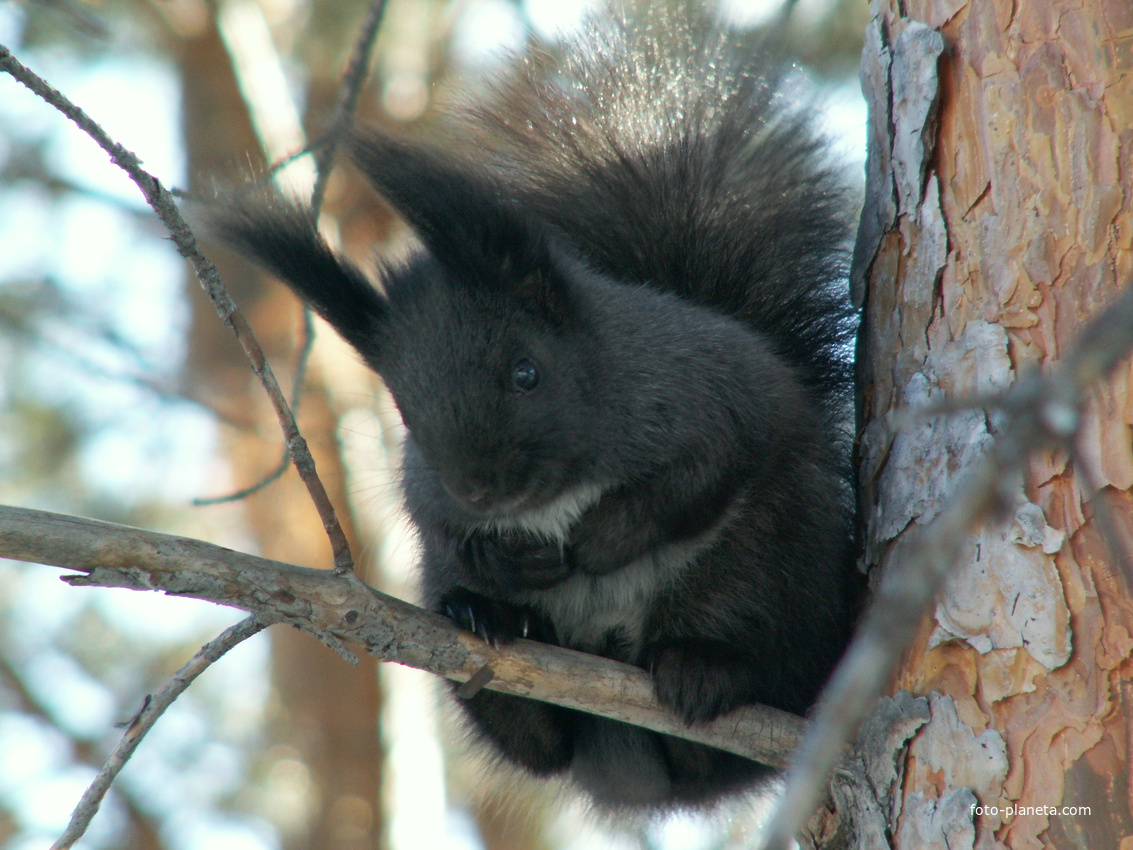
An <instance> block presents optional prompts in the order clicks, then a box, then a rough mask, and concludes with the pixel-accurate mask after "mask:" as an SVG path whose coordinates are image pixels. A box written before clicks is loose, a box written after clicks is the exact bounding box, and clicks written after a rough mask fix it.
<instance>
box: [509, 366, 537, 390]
mask: <svg viewBox="0 0 1133 850" xmlns="http://www.w3.org/2000/svg"><path fill="white" fill-rule="evenodd" d="M511 382H512V385H513V386H514V387H515V388H516V389H517V390H522V391H523V392H527V391H528V390H533V389H535V387H536V386H537V385H538V383H539V370H538V369H536V368H535V364H534V363H532V362H531V361H530V360H528V359H526V358H524V359H522V360H517V361H516V362H515V365H514V366H512V367H511Z"/></svg>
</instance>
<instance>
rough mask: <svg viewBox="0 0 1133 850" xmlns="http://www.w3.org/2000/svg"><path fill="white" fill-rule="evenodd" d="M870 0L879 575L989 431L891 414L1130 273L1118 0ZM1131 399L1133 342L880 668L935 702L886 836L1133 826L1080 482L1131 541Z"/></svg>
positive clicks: (985, 838) (1038, 842)
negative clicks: (1059, 446)
mask: <svg viewBox="0 0 1133 850" xmlns="http://www.w3.org/2000/svg"><path fill="white" fill-rule="evenodd" d="M874 13H875V17H874V21H873V23H872V24H871V31H870V33H869V36H868V37H867V48H866V55H865V56H864V58H863V66H862V67H863V80H864V82H865V84H866V89H867V98H868V99H869V100H870V102H871V113H872V117H871V152H870V157H871V160H870V166H869V170H870V176H869V184H870V192H871V198H870V201H868V202H867V210H866V214H865V216H864V217H863V222H864V223H863V228H862V234H861V237H862V238H861V239H860V244H859V247H858V256H857V257H856V262H855V278H856V281H855V283H856V286H857V289H858V291H859V292H861V293H862V294H863V296H864V297H863V300H864V314H863V331H862V341H861V348H860V351H859V370H860V377H861V384H860V386H861V387H862V398H861V402H862V404H861V411H862V423H863V429H862V432H861V433H862V451H861V459H862V467H861V468H862V495H861V497H862V506H863V511H864V516H865V517H866V532H865V552H866V560H867V563H868V565H869V566H870V568H871V570H873V571H874V575H877V574H879V572H880V571H884V570H889V569H900V561H901V552H902V548H903V544H904V541H905V540H906V535H907V533H908V530H909V528H910V527H911V526H913V525H915V524H918V523H923V522H926V521H928V520H930V519H931V518H932V517H933V515H934V514H935V513H937V512H938V510H939V508H940V507H941V506H942V505H943V504H944V503H945V502H946V501H947V499H948V498H949V496H950V494H951V492H952V491H953V489H954V486H953V485H954V483H955V482H956V481H957V480H958V479H959V478H961V477H962V475H963V472H964V469H965V468H966V467H968V466H969V465H970V464H971V462H972V461H973V460H974V459H975V458H977V457H978V456H979V455H980V454H981V453H982V451H983V449H984V448H985V447H986V445H987V443H988V441H989V440H991V439H993V438H994V436H995V433H996V416H995V414H994V411H985V410H983V409H980V408H977V407H973V408H971V409H968V410H962V411H960V412H958V413H954V414H951V415H949V416H934V417H929V418H924V419H919V420H913V421H912V422H906V424H905V426H904V427H903V428H902V429H900V430H896V429H894V428H893V427H892V426H891V425H890V424H888V423H887V422H886V420H885V419H884V417H885V416H886V414H888V413H890V412H891V411H894V410H896V409H899V408H902V407H905V406H909V407H913V408H915V407H917V406H921V405H924V404H926V403H931V402H938V401H943V400H948V401H951V402H955V401H957V400H963V399H964V398H966V397H967V398H971V397H974V396H980V395H983V396H985V397H986V396H987V395H988V394H990V393H994V392H995V391H996V390H997V389H999V388H1002V387H1004V386H1006V385H1008V384H1009V383H1010V382H1011V381H1013V380H1014V378H1015V377H1016V376H1017V375H1020V374H1022V373H1024V372H1026V371H1027V370H1030V369H1035V368H1044V367H1046V366H1048V365H1049V364H1051V363H1053V362H1055V361H1057V360H1058V358H1059V357H1061V356H1062V353H1063V352H1064V350H1065V349H1066V347H1067V346H1068V345H1069V344H1070V343H1072V341H1073V340H1074V339H1075V337H1076V335H1077V333H1078V330H1079V328H1080V327H1081V326H1082V324H1083V323H1084V321H1085V320H1086V319H1087V318H1088V317H1089V316H1091V315H1093V314H1095V313H1097V312H1098V311H1099V310H1101V309H1103V308H1104V306H1105V305H1106V304H1107V303H1108V302H1109V301H1110V300H1112V298H1113V297H1114V295H1115V294H1116V293H1117V292H1118V291H1119V290H1120V289H1121V288H1123V287H1124V286H1125V285H1127V284H1128V283H1129V282H1130V280H1131V279H1133V274H1131V272H1133V253H1131V252H1130V243H1131V241H1133V212H1131V204H1133V39H1131V36H1130V33H1133V4H1130V3H1129V2H1128V0H1086V2H1084V3H1083V2H1078V1H1077V0H1016V2H1011V0H981V2H973V3H965V2H960V0H935V1H933V0H905V2H901V3H898V2H896V0H874ZM922 25H927V28H928V29H926V28H925V27H924V26H922ZM932 30H936V31H938V32H939V33H940V34H942V35H943V45H944V52H943V54H942V56H941V57H940V60H939V65H937V62H936V56H935V54H934V52H933V51H932V49H931V48H929V47H926V45H929V44H930V42H931V37H932V36H933V33H932V32H931V31H932ZM934 71H936V72H938V74H939V76H938V82H939V90H938V93H937V92H935V91H934V86H935V85H936V80H934ZM934 105H935V106H936V107H937V108H936V109H935V110H934V108H933V107H934ZM934 115H935V120H934ZM977 403H978V402H977ZM1131 422H1133V399H1131V397H1130V371H1129V368H1128V366H1125V367H1122V368H1121V369H1119V370H1118V372H1117V374H1115V375H1114V376H1113V377H1112V379H1111V380H1110V381H1109V382H1107V383H1106V384H1105V385H1104V386H1101V387H1099V388H1097V391H1096V392H1095V393H1094V394H1093V397H1092V401H1091V404H1090V406H1089V409H1088V410H1087V411H1086V412H1085V414H1084V416H1083V419H1082V425H1081V429H1080V433H1079V449H1078V452H1077V455H1078V456H1077V457H1074V458H1067V457H1065V456H1062V455H1047V456H1043V457H1036V458H1033V459H1032V461H1031V463H1030V465H1029V468H1028V469H1027V471H1026V474H1025V476H1024V480H1022V481H1020V482H1017V483H1011V484H1010V486H1011V488H1012V490H1013V492H1014V493H1015V496H1016V505H1015V507H1014V510H1013V516H1012V517H1010V519H1009V521H1008V522H1007V523H1005V524H1003V525H991V524H989V525H987V526H986V527H984V528H983V529H982V530H981V531H980V532H979V533H978V534H976V535H975V536H974V537H973V539H972V540H971V541H970V544H969V547H968V549H969V553H970V554H969V557H968V558H967V561H966V563H963V564H961V565H960V566H959V567H958V569H957V572H956V573H955V574H954V576H953V578H952V579H951V581H950V583H949V586H948V589H947V591H946V593H945V596H944V598H943V599H941V600H940V601H939V603H938V604H937V606H936V608H935V611H934V612H933V616H932V617H931V618H929V619H928V621H927V622H926V623H925V625H924V627H923V628H922V630H921V633H920V635H919V637H918V639H917V641H916V643H915V644H914V645H913V646H912V647H911V649H910V650H909V652H908V653H907V655H906V659H905V662H904V665H903V667H902V669H901V670H900V673H899V676H898V678H897V681H896V683H895V687H896V689H898V690H900V689H906V690H908V691H911V692H913V693H915V694H922V695H926V696H928V697H929V702H928V709H929V711H930V719H929V720H928V722H927V723H925V724H924V725H923V726H921V728H920V729H919V731H918V732H917V733H916V734H915V735H914V736H913V738H912V739H911V742H910V744H909V746H908V749H907V751H906V754H905V758H904V763H903V771H902V770H901V769H899V771H898V776H902V778H901V779H899V780H898V781H896V782H895V783H894V787H893V795H894V798H893V800H892V801H891V802H892V803H893V806H892V808H891V809H890V812H891V813H893V814H891V824H890V826H891V830H890V835H891V837H892V840H893V842H894V846H896V847H910V848H913V847H916V848H924V847H941V848H943V847H945V846H947V847H949V848H951V850H957V848H959V847H973V846H978V847H987V848H990V847H994V846H1004V847H1011V848H1037V847H1045V846H1055V847H1060V848H1063V847H1081V848H1110V847H1113V848H1118V847H1120V848H1126V849H1127V848H1131V847H1133V808H1131V807H1133V794H1131V789H1130V787H1129V783H1128V761H1129V755H1130V746H1131V745H1130V743H1129V741H1130V740H1131V739H1130V731H1131V730H1130V728H1129V721H1130V719H1133V688H1131V686H1130V685H1129V684H1128V683H1127V682H1126V681H1125V680H1126V679H1127V678H1128V675H1129V673H1130V662H1129V656H1130V652H1131V650H1133V601H1131V598H1130V593H1129V589H1128V588H1127V586H1126V585H1125V584H1124V583H1123V582H1122V579H1121V577H1120V568H1119V566H1118V565H1117V562H1116V561H1115V559H1114V558H1113V557H1111V555H1110V553H1109V551H1108V549H1107V539H1106V535H1105V534H1103V532H1102V528H1101V524H1100V523H1099V519H1098V511H1099V508H1098V502H1097V500H1096V499H1095V498H1094V495H1093V494H1094V491H1095V490H1096V489H1098V488H1101V490H1102V492H1101V498H1102V499H1104V500H1105V503H1106V504H1108V506H1109V508H1110V512H1111V513H1112V515H1113V517H1114V519H1115V524H1116V525H1117V526H1119V528H1120V530H1121V534H1122V536H1123V537H1124V539H1125V540H1126V548H1128V541H1129V540H1131V539H1133V511H1131V507H1133V505H1131V502H1133V499H1131V495H1130V487H1131V486H1133V449H1131V437H1130V423H1131ZM1102 519H1104V516H1103V518H1102ZM976 806H979V807H981V808H978V809H976V808H974V807H976ZM1069 806H1084V807H1088V808H1087V809H1085V810H1081V811H1079V812H1077V813H1070V812H1069V811H1068V810H1062V811H1060V808H1061V807H1069Z"/></svg>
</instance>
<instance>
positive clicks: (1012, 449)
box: [766, 287, 1133, 848]
mask: <svg viewBox="0 0 1133 850" xmlns="http://www.w3.org/2000/svg"><path fill="white" fill-rule="evenodd" d="M1130 349H1133V287H1129V288H1127V289H1126V290H1125V291H1124V292H1123V293H1122V294H1121V296H1120V297H1119V298H1118V299H1117V300H1116V301H1115V302H1114V303H1113V304H1112V305H1111V306H1110V307H1109V308H1108V309H1106V310H1105V311H1104V312H1103V313H1101V314H1100V315H1099V316H1098V317H1096V318H1095V319H1094V320H1093V321H1091V322H1090V323H1089V324H1088V325H1087V326H1086V328H1085V331H1084V332H1083V333H1082V335H1081V337H1080V338H1079V339H1078V341H1077V343H1076V344H1075V345H1074V347H1073V348H1072V350H1071V351H1070V352H1069V353H1068V355H1067V356H1066V357H1065V358H1064V359H1063V360H1062V361H1061V362H1060V363H1058V364H1056V365H1055V366H1054V368H1053V369H1052V370H1051V371H1050V373H1049V374H1048V375H1042V374H1040V373H1039V372H1038V371H1037V370H1036V371H1035V372H1033V373H1031V374H1030V375H1028V376H1026V377H1025V378H1023V379H1021V380H1020V381H1019V382H1018V383H1017V384H1015V386H1013V387H1012V388H1011V389H1009V390H1008V391H1007V392H1006V393H1004V394H1003V396H1002V399H1001V403H1000V404H999V405H998V406H999V407H1001V408H1002V409H1003V410H1004V411H1005V413H1006V420H1005V422H1004V427H1003V431H1002V433H1001V435H1000V436H999V437H998V438H997V439H996V441H995V443H994V444H993V446H992V449H991V451H990V452H989V454H988V455H987V457H985V458H984V460H983V462H982V463H980V464H979V465H977V466H976V467H975V468H974V469H973V470H972V471H971V472H970V473H969V476H968V478H967V479H966V481H965V482H964V484H963V485H962V486H961V487H959V488H958V489H957V491H956V494H955V496H954V498H953V500H952V502H951V504H950V505H949V507H948V508H947V509H946V510H944V511H943V512H942V513H941V514H940V515H939V516H937V518H936V519H935V520H934V521H933V522H932V523H930V524H928V525H927V526H924V527H922V528H920V529H916V530H915V531H914V532H913V534H914V535H915V536H913V537H911V540H910V546H909V550H908V553H907V555H906V556H905V557H904V558H903V559H902V563H901V565H900V569H899V570H897V571H894V572H893V573H892V574H891V575H889V576H886V577H885V579H884V580H883V581H882V584H881V587H880V588H879V590H878V593H877V596H876V597H875V599H874V600H873V603H872V604H871V605H870V608H869V610H868V612H867V614H866V616H865V619H864V621H863V623H862V626H861V627H860V628H859V630H858V634H857V636H856V637H855V638H854V641H853V643H852V644H851V645H850V648H849V650H848V651H847V653H846V656H845V657H844V658H843V660H842V663H841V664H840V665H839V666H838V669H837V670H836V671H835V673H834V677H833V678H832V679H831V681H830V683H829V685H828V686H827V688H826V690H825V691H824V692H823V695H822V697H821V699H820V701H819V704H818V707H817V710H816V711H815V714H814V717H813V722H812V723H811V725H810V727H809V729H808V730H807V732H806V735H805V736H804V738H803V740H802V743H801V744H800V747H799V750H798V753H797V754H796V756H795V758H794V759H793V760H792V766H791V770H790V773H789V775H788V778H787V785H786V788H785V791H784V793H783V796H782V799H781V802H780V804H779V806H778V808H777V809H776V811H775V813H774V814H773V816H772V818H771V822H770V824H769V826H768V835H767V838H766V846H767V847H770V848H783V847H787V846H788V844H789V842H790V840H791V838H792V836H794V835H796V834H797V833H798V832H799V831H800V830H801V829H802V826H803V824H804V823H805V822H806V820H807V818H808V817H809V816H810V814H811V812H812V811H814V809H815V808H816V807H817V805H818V803H819V801H820V799H821V797H822V791H823V788H825V787H826V784H827V782H828V779H829V775H830V773H831V771H832V770H833V769H834V767H835V765H836V764H837V763H838V761H839V759H840V758H841V756H842V753H843V751H844V749H845V747H846V745H847V744H848V742H849V741H850V740H851V739H852V738H853V736H854V734H855V732H856V730H857V728H858V726H859V724H860V723H861V721H862V719H863V718H864V717H865V715H866V714H867V713H868V712H869V710H870V708H871V707H872V706H873V705H874V704H875V702H876V701H877V699H878V697H880V696H881V694H882V692H883V691H884V689H885V686H886V685H887V683H888V681H889V678H890V676H892V673H893V670H894V669H896V666H897V663H898V662H899V660H900V657H901V654H902V653H903V652H904V650H905V647H906V646H907V645H908V644H909V642H910V641H911V640H912V638H913V636H914V633H915V632H916V629H917V628H918V626H919V625H920V623H921V618H922V617H923V616H924V613H925V610H926V609H927V607H928V606H929V605H930V604H931V603H932V601H933V600H934V599H935V598H936V594H937V593H938V592H939V590H940V588H941V586H942V585H943V583H944V580H945V578H947V576H948V574H949V572H950V571H951V569H952V567H953V565H954V564H955V563H956V562H957V561H958V559H959V555H960V552H961V550H962V548H963V546H964V543H965V541H966V539H967V536H968V533H969V531H970V530H971V529H972V528H973V527H974V526H975V525H977V524H978V523H979V522H980V521H983V520H986V519H988V518H993V517H996V516H997V515H1000V514H1002V512H1003V509H1004V508H1005V507H1006V506H1007V505H1009V504H1010V502H1009V499H1010V493H1009V492H1007V490H1006V489H1005V488H1009V487H1010V486H1011V483H1010V482H1012V481H1013V480H1017V478H1018V476H1019V475H1020V474H1021V473H1022V471H1023V468H1024V464H1025V462H1026V460H1027V458H1028V456H1029V455H1030V454H1031V453H1033V452H1035V451H1037V450H1039V449H1042V448H1048V447H1052V446H1053V447H1057V448H1062V449H1067V450H1072V449H1073V443H1074V439H1075V436H1076V434H1077V431H1078V426H1079V423H1080V421H1081V411H1082V409H1083V407H1084V395H1085V392H1086V389H1087V388H1088V387H1089V386H1090V385H1091V384H1093V383H1094V382H1095V381H1098V380H1100V379H1102V378H1103V377H1105V376H1106V375H1107V374H1108V373H1109V372H1110V371H1111V370H1112V369H1113V368H1114V367H1115V366H1116V365H1117V364H1118V363H1120V362H1121V361H1122V360H1123V359H1124V358H1125V356H1126V355H1127V354H1128V352H1129V351H1130ZM918 532H919V533H918Z"/></svg>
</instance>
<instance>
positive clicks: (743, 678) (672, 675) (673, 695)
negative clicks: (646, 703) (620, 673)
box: [642, 641, 754, 726]
mask: <svg viewBox="0 0 1133 850" xmlns="http://www.w3.org/2000/svg"><path fill="white" fill-rule="evenodd" d="M642 661H643V666H645V668H646V669H647V670H649V673H650V675H652V677H653V690H654V693H656V695H657V700H658V701H659V702H661V703H663V704H664V705H667V706H669V707H670V708H671V709H673V710H674V711H675V712H676V713H677V714H678V715H680V716H681V718H682V719H683V720H684V721H685V723H687V724H689V725H690V726H691V725H692V724H693V723H697V722H700V721H704V720H713V719H715V718H716V717H719V716H720V715H721V714H726V713H727V712H729V711H731V710H732V709H733V708H735V707H736V706H738V705H741V704H743V703H745V702H748V701H750V700H749V699H748V693H747V692H748V691H749V690H750V683H749V682H748V681H747V680H748V679H749V678H750V676H751V672H750V671H751V668H752V667H753V666H754V664H753V661H752V660H751V659H741V658H739V657H737V656H736V655H734V654H733V653H731V652H729V651H727V650H726V649H724V648H722V647H719V646H716V645H713V644H705V643H699V642H688V643H685V642H676V641H674V642H672V643H657V644H653V645H652V646H649V647H647V648H646V649H645V651H644V653H643V659H642Z"/></svg>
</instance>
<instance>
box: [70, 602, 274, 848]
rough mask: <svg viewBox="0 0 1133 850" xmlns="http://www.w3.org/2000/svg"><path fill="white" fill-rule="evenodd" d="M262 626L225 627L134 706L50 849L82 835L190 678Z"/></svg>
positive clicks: (252, 623)
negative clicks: (95, 774)
mask: <svg viewBox="0 0 1133 850" xmlns="http://www.w3.org/2000/svg"><path fill="white" fill-rule="evenodd" d="M263 627H264V624H263V623H260V622H257V621H256V618H255V617H249V618H248V619H246V620H243V621H241V622H239V623H237V624H236V625H235V626H232V627H231V628H229V629H226V630H225V631H224V633H223V634H221V635H220V636H219V637H218V638H216V640H212V641H209V642H208V643H206V644H205V645H204V646H202V647H201V648H200V650H198V652H197V654H196V655H194V656H193V657H192V658H190V659H189V662H188V663H187V664H186V665H185V666H184V667H182V668H181V669H180V670H178V671H177V672H176V673H175V674H174V676H173V678H172V679H170V680H169V683H168V684H167V685H166V686H165V687H164V688H162V689H161V690H160V691H158V692H157V693H156V694H153V695H151V696H147V697H146V698H145V701H144V702H143V703H142V707H141V708H140V709H138V713H137V714H135V715H134V716H133V717H132V718H130V722H129V723H128V724H127V725H126V732H125V734H123V735H122V740H121V741H119V742H118V746H117V747H115V748H114V752H112V753H111V754H110V757H109V758H108V759H107V760H106V762H105V763H104V764H103V765H102V769H101V770H100V771H99V772H98V775H97V776H96V777H95V778H94V782H92V783H91V784H90V786H89V787H88V788H87V790H86V792H85V793H84V794H83V796H82V798H81V799H80V800H79V803H78V805H76V806H75V810H74V811H73V812H72V813H71V820H70V822H69V823H68V824H67V828H66V829H65V830H64V831H63V834H62V835H61V836H59V839H58V840H57V841H56V842H55V843H54V844H52V845H51V850H69V848H71V847H73V846H74V845H75V843H76V842H77V841H78V840H79V839H80V838H82V837H83V834H84V833H86V831H87V827H89V826H90V822H91V820H93V819H94V816H95V815H96V814H97V813H98V810H99V808H100V807H101V806H102V801H103V799H104V798H105V797H106V794H107V792H108V791H109V790H110V786H111V785H112V784H113V783H114V779H115V777H117V776H118V774H119V772H120V771H121V770H122V768H123V767H125V766H126V762H128V761H129V760H130V756H132V755H133V754H134V750H135V749H137V747H138V744H140V743H141V742H142V738H144V737H145V735H146V733H147V732H149V730H150V729H152V728H153V726H154V724H155V723H157V719H158V718H159V717H161V715H162V714H164V713H165V710H166V709H167V708H169V706H171V705H173V701H174V700H176V699H177V697H179V696H181V694H183V693H184V692H185V689H186V688H188V687H189V685H191V684H192V683H193V680H194V679H196V678H197V676H199V675H201V673H203V672H204V671H205V670H207V669H208V668H209V666H211V665H212V663H213V662H214V661H216V660H217V659H218V658H220V657H221V656H222V655H224V653H226V652H228V650H230V649H232V647H234V646H236V644H238V643H240V642H241V641H244V640H246V639H248V638H250V637H251V636H252V635H254V634H256V633H257V632H259V631H260V630H262V629H263Z"/></svg>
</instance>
